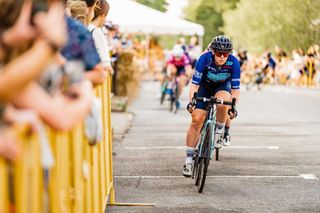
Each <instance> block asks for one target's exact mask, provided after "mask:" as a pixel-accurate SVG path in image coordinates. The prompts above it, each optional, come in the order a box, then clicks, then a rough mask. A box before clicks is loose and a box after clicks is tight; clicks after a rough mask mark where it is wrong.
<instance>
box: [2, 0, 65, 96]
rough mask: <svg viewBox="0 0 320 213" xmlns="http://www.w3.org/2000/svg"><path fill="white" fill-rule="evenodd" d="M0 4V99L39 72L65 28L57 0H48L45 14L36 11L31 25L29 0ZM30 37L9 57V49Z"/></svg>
mask: <svg viewBox="0 0 320 213" xmlns="http://www.w3.org/2000/svg"><path fill="white" fill-rule="evenodd" d="M21 5H22V7H21ZM0 8H1V10H0V19H1V20H2V21H1V23H0V32H2V34H1V35H0V55H2V57H1V56H0V64H2V65H3V66H2V68H0V102H7V101H10V100H11V99H12V97H13V96H14V95H15V94H16V93H17V92H20V91H21V90H22V89H23V88H24V87H25V86H26V85H27V84H28V83H29V82H30V81H32V80H33V79H34V78H36V77H37V76H38V75H39V74H40V73H41V72H43V70H44V68H45V67H46V66H47V65H48V63H49V62H50V61H51V57H52V56H53V54H55V51H56V49H58V48H59V47H61V46H62V45H63V44H64V43H65V41H66V32H65V24H64V22H63V7H62V5H61V4H60V3H57V2H55V3H52V4H51V6H50V9H49V11H48V13H47V14H43V13H41V14H39V15H37V16H36V17H35V21H34V23H35V26H31V25H30V19H31V17H30V16H31V1H29V0H26V1H23V0H20V1H9V0H7V1H5V0H4V1H0ZM10 8H11V9H12V10H11V9H10ZM47 26H52V27H50V28H48V27H47ZM36 31H38V32H39V33H38V35H36V33H35V32H36ZM31 39H33V40H34V42H33V44H32V46H31V48H30V49H28V50H27V51H25V52H24V53H23V54H21V55H19V56H17V57H15V58H13V55H12V54H11V53H12V50H13V49H14V48H17V47H18V48H20V46H18V45H21V44H26V43H27V42H29V41H30V40H31ZM1 53H2V54H1ZM21 70H24V72H21Z"/></svg>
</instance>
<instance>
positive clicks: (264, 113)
mask: <svg viewBox="0 0 320 213" xmlns="http://www.w3.org/2000/svg"><path fill="white" fill-rule="evenodd" d="M158 93H159V84H158V83H157V82H153V81H145V82H143V83H142V86H141V92H140V96H139V97H138V98H137V100H136V101H135V102H134V103H133V104H132V105H131V106H130V107H129V111H131V112H133V113H134V114H135V116H134V119H133V123H132V127H131V129H130V130H129V132H128V133H127V134H126V136H125V138H124V139H123V140H122V141H120V142H119V141H116V142H115V144H114V152H115V157H114V175H115V190H116V201H117V202H125V203H154V204H155V206H154V207H140V206H139V207H119V206H116V207H108V208H107V212H112V213H113V212H320V181H319V178H320V137H319V136H320V90H319V89H299V88H286V87H279V86H277V87H267V88H264V89H263V90H262V91H257V90H256V88H252V90H250V91H246V90H245V89H244V90H243V91H242V94H241V100H240V103H239V106H238V110H239V117H238V118H237V119H236V120H235V121H234V123H233V126H232V128H231V135H232V145H231V146H230V147H228V148H224V149H223V150H222V151H221V161H219V162H217V161H211V163H210V166H209V172H208V179H207V181H206V185H205V188H204V192H203V193H202V194H199V193H198V192H197V188H196V186H195V185H194V181H193V180H192V179H187V178H184V177H183V176H182V175H181V169H182V166H183V162H184V153H185V151H184V145H185V135H186V130H187V128H188V125H189V122H190V115H189V114H188V113H187V112H186V110H184V109H182V110H180V111H179V112H178V113H177V114H173V113H170V112H169V110H168V109H169V106H168V104H169V103H165V104H164V105H162V106H161V105H159V98H158V97H159V94H158ZM186 104H187V91H185V93H184V96H183V98H182V105H183V106H185V105H186Z"/></svg>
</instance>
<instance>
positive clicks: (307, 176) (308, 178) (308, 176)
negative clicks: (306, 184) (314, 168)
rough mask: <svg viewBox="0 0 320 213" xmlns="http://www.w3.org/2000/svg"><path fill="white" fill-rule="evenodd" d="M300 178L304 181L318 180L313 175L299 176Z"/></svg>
mask: <svg viewBox="0 0 320 213" xmlns="http://www.w3.org/2000/svg"><path fill="white" fill-rule="evenodd" d="M300 176H301V177H302V178H303V179H305V180H319V178H317V177H316V176H315V175H314V174H300Z"/></svg>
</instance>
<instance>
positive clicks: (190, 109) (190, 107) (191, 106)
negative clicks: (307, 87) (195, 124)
mask: <svg viewBox="0 0 320 213" xmlns="http://www.w3.org/2000/svg"><path fill="white" fill-rule="evenodd" d="M195 109H196V101H195V100H192V102H189V103H188V105H187V110H188V112H189V113H192V112H193V111H194V110H195Z"/></svg>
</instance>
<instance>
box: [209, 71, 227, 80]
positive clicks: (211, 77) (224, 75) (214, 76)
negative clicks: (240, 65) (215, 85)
mask: <svg viewBox="0 0 320 213" xmlns="http://www.w3.org/2000/svg"><path fill="white" fill-rule="evenodd" d="M229 77H230V73H211V72H208V74H207V79H208V80H210V81H213V82H221V81H225V80H227V79H228V78H229Z"/></svg>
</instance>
